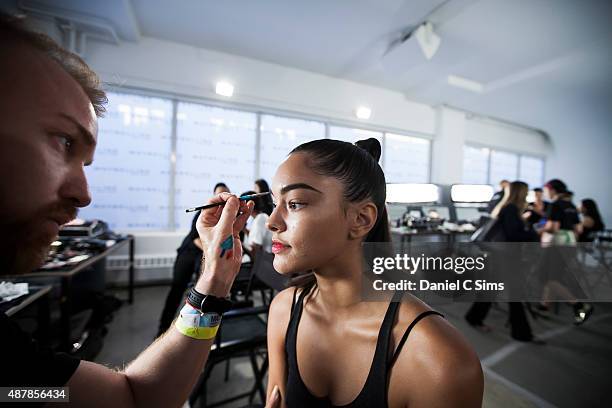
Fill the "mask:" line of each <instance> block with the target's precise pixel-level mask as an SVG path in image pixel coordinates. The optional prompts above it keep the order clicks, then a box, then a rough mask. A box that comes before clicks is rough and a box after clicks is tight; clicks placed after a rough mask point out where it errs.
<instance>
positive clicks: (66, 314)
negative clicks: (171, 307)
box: [3, 235, 134, 351]
mask: <svg viewBox="0 0 612 408" xmlns="http://www.w3.org/2000/svg"><path fill="white" fill-rule="evenodd" d="M126 245H128V246H129V249H128V250H129V261H128V276H129V277H128V299H127V301H128V303H130V304H132V303H133V301H134V236H133V235H126V236H124V237H122V238H121V239H120V240H117V241H116V242H115V243H114V244H113V245H111V246H109V247H107V248H106V249H105V250H103V251H102V252H100V253H97V254H95V255H92V256H90V257H89V258H87V259H85V260H83V261H81V262H79V263H77V264H75V265H72V266H70V267H67V268H61V269H55V270H49V271H46V270H42V271H38V272H31V273H25V274H21V275H12V276H4V277H3V279H5V280H12V281H24V280H25V281H27V280H28V279H30V278H32V279H35V278H58V279H59V280H60V298H59V301H60V337H61V339H60V349H61V350H62V351H69V350H70V349H71V344H70V317H71V316H72V299H71V296H70V293H71V290H72V280H73V278H74V277H75V276H76V275H78V274H79V273H81V272H83V271H84V270H86V269H87V268H89V267H91V266H93V265H94V264H96V263H97V262H100V261H103V260H104V259H106V257H108V256H109V255H111V254H112V253H115V252H117V251H118V250H119V249H121V248H124V247H125V246H126Z"/></svg>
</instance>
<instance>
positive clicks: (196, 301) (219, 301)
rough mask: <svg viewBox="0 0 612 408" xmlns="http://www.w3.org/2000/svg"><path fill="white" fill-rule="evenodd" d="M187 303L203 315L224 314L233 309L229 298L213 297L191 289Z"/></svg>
mask: <svg viewBox="0 0 612 408" xmlns="http://www.w3.org/2000/svg"><path fill="white" fill-rule="evenodd" d="M187 303H189V304H190V305H191V306H192V307H193V308H194V309H197V310H199V311H200V312H202V313H219V314H223V313H225V312H227V311H228V310H230V309H231V308H232V304H233V303H232V301H231V300H229V299H227V298H220V297H216V296H213V295H205V294H202V293H200V292H198V291H197V290H195V288H191V290H190V291H189V295H188V296H187Z"/></svg>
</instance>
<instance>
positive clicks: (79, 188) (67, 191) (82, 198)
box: [60, 166, 91, 207]
mask: <svg viewBox="0 0 612 408" xmlns="http://www.w3.org/2000/svg"><path fill="white" fill-rule="evenodd" d="M60 195H61V196H62V198H64V199H67V200H69V201H71V202H72V203H73V204H74V206H75V207H86V206H88V205H89V203H91V194H90V193H89V186H88V185H87V176H86V175H85V168H84V167H82V166H79V167H78V168H76V169H74V170H72V171H71V172H70V173H69V174H68V176H67V178H66V180H65V182H64V184H63V185H62V188H61V191H60Z"/></svg>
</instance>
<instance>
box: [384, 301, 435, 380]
mask: <svg viewBox="0 0 612 408" xmlns="http://www.w3.org/2000/svg"><path fill="white" fill-rule="evenodd" d="M431 315H438V316H441V317H444V315H443V314H442V313H440V312H437V311H435V310H426V311H424V312H422V313H421V314H419V315H418V316H417V317H416V318H415V319H414V320H413V321H412V323H410V324H409V325H408V328H407V329H406V331H405V332H404V335H403V336H402V339H401V340H400V342H399V343H398V345H397V348H396V349H395V352H394V353H393V356H392V357H391V358H390V359H389V363H388V368H389V370H390V369H391V367H393V364H395V361H396V360H397V358H398V357H399V353H400V352H401V351H402V347H404V343H406V340H408V335H409V334H410V332H411V331H412V329H413V328H414V326H416V324H417V323H418V322H419V321H420V320H421V319H423V318H425V317H427V316H431ZM387 355H389V354H387Z"/></svg>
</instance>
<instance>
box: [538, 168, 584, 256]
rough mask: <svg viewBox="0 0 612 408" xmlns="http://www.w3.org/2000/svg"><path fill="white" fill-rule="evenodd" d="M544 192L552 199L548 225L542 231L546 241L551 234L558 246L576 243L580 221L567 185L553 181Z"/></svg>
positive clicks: (547, 219)
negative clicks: (547, 235)
mask: <svg viewBox="0 0 612 408" xmlns="http://www.w3.org/2000/svg"><path fill="white" fill-rule="evenodd" d="M544 190H545V192H546V195H547V196H548V197H550V199H551V203H550V205H549V206H548V210H547V213H546V224H544V227H543V228H542V230H541V231H540V232H541V233H542V234H543V239H544V241H546V239H547V238H546V234H550V235H552V240H553V241H554V243H556V244H572V243H575V242H576V236H577V235H578V233H579V232H580V230H579V228H580V219H579V218H578V210H577V209H576V206H574V204H573V203H572V201H571V196H570V195H569V192H568V189H567V185H566V184H565V183H564V182H563V181H561V180H559V179H552V180H550V181H549V182H548V183H546V185H545V186H544Z"/></svg>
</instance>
